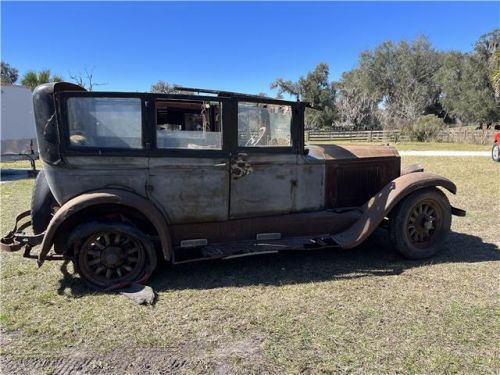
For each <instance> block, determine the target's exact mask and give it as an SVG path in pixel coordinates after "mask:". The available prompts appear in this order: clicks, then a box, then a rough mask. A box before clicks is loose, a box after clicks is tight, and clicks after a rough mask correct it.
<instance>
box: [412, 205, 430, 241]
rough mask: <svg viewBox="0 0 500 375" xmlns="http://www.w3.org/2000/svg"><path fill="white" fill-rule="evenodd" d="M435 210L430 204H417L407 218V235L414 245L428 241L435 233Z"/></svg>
mask: <svg viewBox="0 0 500 375" xmlns="http://www.w3.org/2000/svg"><path fill="white" fill-rule="evenodd" d="M436 220H437V210H436V208H435V207H434V205H433V204H432V203H430V202H422V203H419V204H417V205H416V206H415V207H414V208H413V209H412V211H411V213H410V216H409V218H408V225H407V234H408V237H409V239H410V241H411V242H413V243H415V244H420V243H424V242H427V241H430V240H431V239H432V237H433V235H434V233H435V232H436V225H435V224H436Z"/></svg>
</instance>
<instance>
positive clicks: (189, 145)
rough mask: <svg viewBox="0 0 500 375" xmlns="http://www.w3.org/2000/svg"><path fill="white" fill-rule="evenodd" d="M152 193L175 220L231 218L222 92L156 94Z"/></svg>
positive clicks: (153, 101)
mask: <svg viewBox="0 0 500 375" xmlns="http://www.w3.org/2000/svg"><path fill="white" fill-rule="evenodd" d="M150 105H151V111H150V119H151V121H150V123H152V124H153V127H154V129H152V130H153V136H152V147H151V152H150V159H149V182H148V186H149V189H148V193H149V197H150V199H152V200H153V201H155V202H156V203H157V204H158V205H159V206H161V207H162V208H163V210H164V212H165V213H166V215H167V217H168V220H169V222H170V223H172V224H181V223H201V222H211V221H223V220H227V218H228V213H229V152H228V150H227V149H226V147H225V146H224V144H225V143H227V142H225V141H224V139H225V137H227V136H226V131H225V128H226V127H227V125H228V121H229V120H228V115H227V111H226V101H225V100H224V99H220V98H217V97H201V96H200V97H185V98H182V97H178V96H177V97H170V98H169V97H168V96H159V97H154V98H153V99H152V103H150Z"/></svg>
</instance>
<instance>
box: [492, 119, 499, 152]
mask: <svg viewBox="0 0 500 375" xmlns="http://www.w3.org/2000/svg"><path fill="white" fill-rule="evenodd" d="M495 130H500V125H495ZM491 158H492V159H493V160H494V161H500V132H498V133H495V135H494V136H493V147H492V148H491Z"/></svg>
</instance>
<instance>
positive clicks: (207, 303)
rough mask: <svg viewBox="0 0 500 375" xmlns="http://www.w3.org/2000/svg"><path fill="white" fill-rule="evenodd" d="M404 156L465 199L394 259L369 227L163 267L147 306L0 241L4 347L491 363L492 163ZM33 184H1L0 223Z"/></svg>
mask: <svg viewBox="0 0 500 375" xmlns="http://www.w3.org/2000/svg"><path fill="white" fill-rule="evenodd" d="M402 160H403V164H404V165H407V164H411V163H416V162H421V163H422V164H424V166H425V167H426V170H427V171H431V172H434V173H438V174H441V175H443V176H445V177H449V178H450V179H452V180H453V181H455V182H456V184H457V186H458V194H457V196H450V199H451V202H452V204H453V205H456V206H458V207H461V208H464V209H466V210H467V216H466V217H465V218H454V221H453V230H454V232H455V233H453V234H452V235H451V236H450V238H449V240H448V241H447V244H446V247H445V249H444V250H443V252H442V253H441V254H439V255H438V256H436V257H434V258H432V259H430V260H427V261H406V260H403V259H401V258H400V257H399V256H398V255H397V254H395V253H394V252H393V251H392V250H391V249H390V248H389V246H388V243H387V238H386V236H385V232H383V231H379V232H377V233H376V234H375V235H374V237H373V238H372V239H371V240H369V241H368V242H367V243H366V244H364V245H363V246H361V247H360V248H357V249H353V250H348V251H317V252H311V253H307V252H301V253H295V254H280V255H277V256H261V257H253V258H246V259H239V260H237V259H235V260H231V261H219V262H209V263H199V264H186V265H180V266H175V267H164V268H163V269H162V271H161V272H158V273H157V274H156V275H155V276H154V278H153V279H152V281H151V285H152V286H153V288H154V289H155V290H156V291H158V301H157V303H156V305H155V306H154V307H143V306H136V305H134V304H133V303H131V302H130V301H129V300H127V299H126V298H124V297H122V296H119V295H116V294H100V293H93V292H88V291H87V290H86V289H85V288H84V287H83V286H82V284H81V283H80V282H79V280H78V279H77V278H73V277H69V276H68V277H66V278H64V277H63V275H62V274H61V272H60V269H59V267H60V265H61V264H60V263H58V262H47V263H46V264H44V265H43V267H42V268H40V269H37V267H36V264H35V262H34V261H32V260H27V259H24V258H22V256H21V254H19V253H12V254H5V253H4V254H0V262H1V263H0V264H1V285H0V288H1V294H0V302H1V314H0V325H1V327H2V335H3V336H4V340H7V342H8V345H2V349H1V350H2V352H3V355H6V356H13V357H15V358H23V357H29V358H32V357H35V358H38V357H43V358H46V357H60V356H71V355H75V353H79V354H78V355H92V354H93V353H117V352H118V353H125V354H123V356H124V357H123V358H124V359H123V360H125V361H126V360H127V359H128V357H127V354H126V353H128V352H130V351H132V352H134V351H135V350H138V349H141V350H149V349H154V350H160V349H161V350H164V351H168V353H175V355H177V356H180V357H181V358H184V359H196V360H195V361H191V362H189V361H188V365H186V366H188V367H189V366H191V367H189V369H190V371H192V372H195V373H203V372H214V371H215V370H214V369H218V368H219V369H220V368H222V369H224V370H225V372H227V373H249V372H253V373H262V372H269V373H315V374H316V373H336V372H341V373H349V372H351V373H405V374H417V373H418V374H431V373H463V374H473V373H491V374H494V373H498V369H499V368H500V361H499V358H500V357H499V349H498V342H499V340H500V334H499V332H500V305H499V293H498V292H499V288H498V285H499V282H500V277H499V275H500V253H499V251H498V247H497V246H496V245H495V243H498V241H499V237H498V228H500V207H499V201H498V197H499V196H500V185H499V181H500V165H499V164H498V163H494V162H493V161H491V160H490V159H488V158H446V157H440V158H434V157H427V158H425V159H419V158H418V157H403V159H402ZM32 184H33V180H22V181H16V182H11V183H6V184H2V185H0V189H1V203H2V207H1V230H2V232H5V231H6V230H8V229H10V227H11V226H12V224H13V217H14V216H15V214H16V213H17V212H19V211H21V210H24V209H26V208H28V205H29V200H30V193H31V186H32ZM70 269H71V267H70ZM152 353H153V354H151V355H150V356H149V357H154V356H156V355H157V354H155V353H157V352H152ZM149 357H148V358H149ZM222 365H223V366H222ZM220 366H222V367H220Z"/></svg>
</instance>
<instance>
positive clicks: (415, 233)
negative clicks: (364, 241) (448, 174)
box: [389, 188, 451, 259]
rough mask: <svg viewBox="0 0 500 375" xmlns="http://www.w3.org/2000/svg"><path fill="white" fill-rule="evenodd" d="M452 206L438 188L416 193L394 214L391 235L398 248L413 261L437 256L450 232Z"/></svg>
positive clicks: (399, 206) (395, 209)
mask: <svg viewBox="0 0 500 375" xmlns="http://www.w3.org/2000/svg"><path fill="white" fill-rule="evenodd" d="M450 226H451V206H450V203H449V202H448V198H446V195H444V194H443V192H441V190H438V189H437V188H429V189H423V190H419V191H416V192H414V193H412V194H410V195H409V196H408V197H406V198H404V200H403V201H402V202H400V203H399V204H398V205H397V206H396V207H395V208H394V209H393V212H391V215H390V217H389V232H390V237H391V241H392V242H393V244H394V246H395V248H396V249H397V250H398V251H399V252H400V253H401V254H403V255H404V256H405V257H407V258H410V259H420V258H427V257H430V256H432V255H434V254H435V253H437V252H438V251H439V250H440V249H441V247H442V243H443V241H444V239H445V238H446V236H447V234H448V233H449V231H450Z"/></svg>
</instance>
